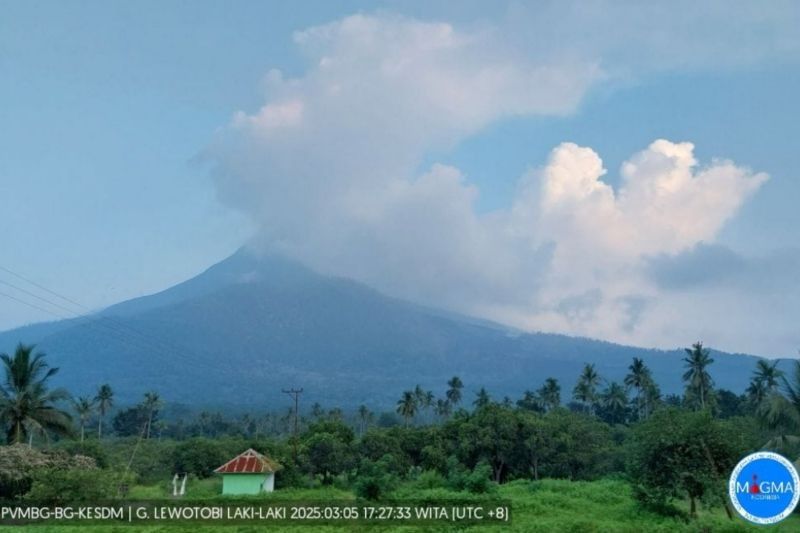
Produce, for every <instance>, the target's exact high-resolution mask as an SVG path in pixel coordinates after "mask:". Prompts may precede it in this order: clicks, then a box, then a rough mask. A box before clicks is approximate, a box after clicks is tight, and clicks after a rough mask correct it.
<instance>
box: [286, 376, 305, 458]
mask: <svg viewBox="0 0 800 533" xmlns="http://www.w3.org/2000/svg"><path fill="white" fill-rule="evenodd" d="M282 392H283V393H284V394H288V395H289V396H292V397H294V437H293V439H292V440H293V441H294V463H295V464H297V405H298V403H299V401H300V395H301V394H303V389H302V388H300V389H294V388H292V389H289V390H286V389H282Z"/></svg>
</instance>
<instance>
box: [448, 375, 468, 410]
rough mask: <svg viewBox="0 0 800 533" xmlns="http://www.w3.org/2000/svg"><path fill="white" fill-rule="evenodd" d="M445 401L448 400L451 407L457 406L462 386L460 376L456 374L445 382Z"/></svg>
mask: <svg viewBox="0 0 800 533" xmlns="http://www.w3.org/2000/svg"><path fill="white" fill-rule="evenodd" d="M447 386H448V387H449V388H448V389H447V394H446V395H447V401H449V402H450V405H452V406H453V407H455V406H457V405H458V404H459V403H460V402H461V389H462V388H464V384H463V383H462V382H461V378H459V377H458V376H453V377H452V378H451V379H450V381H448V382H447Z"/></svg>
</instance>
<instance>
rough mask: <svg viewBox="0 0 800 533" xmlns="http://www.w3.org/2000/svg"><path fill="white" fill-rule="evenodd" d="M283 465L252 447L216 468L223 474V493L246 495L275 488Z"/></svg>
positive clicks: (216, 472) (215, 471)
mask: <svg viewBox="0 0 800 533" xmlns="http://www.w3.org/2000/svg"><path fill="white" fill-rule="evenodd" d="M280 468H281V465H279V464H278V463H276V462H275V461H273V460H272V459H270V458H269V457H267V456H265V455H262V454H260V453H258V452H257V451H255V450H254V449H252V448H250V449H249V450H247V451H245V452H243V453H241V454H239V455H237V456H236V457H234V458H233V459H231V460H230V461H228V462H227V463H225V464H224V465H222V466H220V467H219V468H217V469H216V470H214V473H215V474H220V475H221V476H222V494H231V495H244V494H259V493H261V492H272V491H273V490H275V472H277V471H278V470H280Z"/></svg>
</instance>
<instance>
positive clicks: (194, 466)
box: [172, 437, 233, 478]
mask: <svg viewBox="0 0 800 533" xmlns="http://www.w3.org/2000/svg"><path fill="white" fill-rule="evenodd" d="M229 455H230V454H228V453H226V452H225V450H224V449H223V447H222V446H220V443H218V442H214V441H213V440H209V439H206V438H203V437H199V438H194V439H190V440H187V441H185V442H182V443H181V444H179V445H178V446H177V447H176V448H175V449H174V450H173V452H172V457H173V469H174V471H175V472H177V473H178V474H184V473H189V474H194V475H196V476H197V477H199V478H207V477H209V476H211V474H213V473H214V469H215V468H217V467H219V466H220V465H222V464H223V463H224V462H225V461H227V460H229V459H231V458H232V457H233V456H232V455H231V456H230V457H229Z"/></svg>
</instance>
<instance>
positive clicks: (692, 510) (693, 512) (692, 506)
mask: <svg viewBox="0 0 800 533" xmlns="http://www.w3.org/2000/svg"><path fill="white" fill-rule="evenodd" d="M689 516H691V517H692V518H697V501H696V500H695V497H694V496H689Z"/></svg>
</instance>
